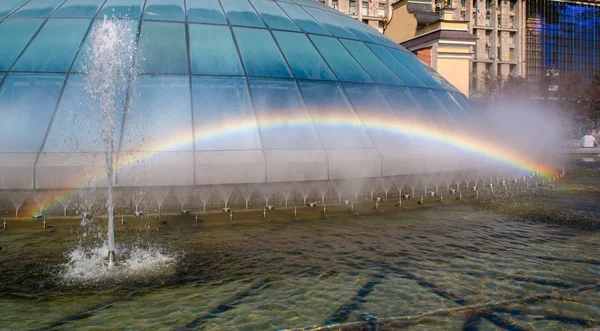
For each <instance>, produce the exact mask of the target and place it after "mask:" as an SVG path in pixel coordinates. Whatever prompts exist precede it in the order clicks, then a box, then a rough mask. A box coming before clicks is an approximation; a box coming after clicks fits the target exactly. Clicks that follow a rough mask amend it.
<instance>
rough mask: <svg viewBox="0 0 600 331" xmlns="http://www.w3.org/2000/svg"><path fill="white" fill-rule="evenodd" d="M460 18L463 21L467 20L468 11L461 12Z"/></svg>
mask: <svg viewBox="0 0 600 331" xmlns="http://www.w3.org/2000/svg"><path fill="white" fill-rule="evenodd" d="M460 19H461V20H463V21H466V20H467V12H466V11H464V10H463V11H461V12H460Z"/></svg>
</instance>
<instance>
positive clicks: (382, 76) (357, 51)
mask: <svg viewBox="0 0 600 331" xmlns="http://www.w3.org/2000/svg"><path fill="white" fill-rule="evenodd" d="M340 41H341V42H342V44H344V46H345V47H346V49H347V50H348V51H349V52H350V54H352V56H353V57H354V58H355V59H356V60H357V61H358V63H360V65H361V66H362V67H363V68H364V69H365V70H366V71H367V73H368V74H369V75H370V76H371V78H373V80H374V81H375V82H376V83H379V84H391V85H401V84H402V81H400V79H398V77H396V75H394V74H393V73H392V72H391V71H390V69H389V68H388V67H387V66H386V65H385V64H384V63H383V62H381V60H379V58H378V57H377V56H375V54H373V52H371V50H370V49H369V47H367V46H365V44H364V43H363V42H361V41H354V40H344V39H340Z"/></svg>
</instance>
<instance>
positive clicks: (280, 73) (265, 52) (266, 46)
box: [233, 28, 292, 77]
mask: <svg viewBox="0 0 600 331" xmlns="http://www.w3.org/2000/svg"><path fill="white" fill-rule="evenodd" d="M233 33H234V34H235V39H236V40H237V43H238V46H239V48H240V53H241V54H242V61H244V65H245V66H246V73H247V74H248V76H266V77H292V73H291V71H290V69H289V68H288V66H287V64H286V63H285V60H284V58H283V56H282V55H281V52H280V51H279V48H278V47H277V44H275V41H274V40H273V37H271V33H270V32H269V31H268V30H259V29H248V28H233Z"/></svg>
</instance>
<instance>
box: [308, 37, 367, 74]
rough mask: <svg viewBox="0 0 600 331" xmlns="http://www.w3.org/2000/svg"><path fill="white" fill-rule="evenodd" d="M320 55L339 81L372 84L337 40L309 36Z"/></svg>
mask: <svg viewBox="0 0 600 331" xmlns="http://www.w3.org/2000/svg"><path fill="white" fill-rule="evenodd" d="M310 39H311V40H312V41H313V43H314V44H315V46H317V49H318V50H319V52H320V53H321V55H322V56H323V57H324V58H325V61H327V63H328V64H329V67H331V69H332V70H333V72H334V73H335V74H336V75H337V77H338V78H339V80H340V81H345V82H356V83H372V82H373V80H372V79H371V77H369V75H368V74H367V73H366V72H365V71H364V70H363V68H361V67H360V65H359V64H358V63H357V62H356V60H354V58H352V56H351V55H350V54H349V53H348V51H346V49H345V48H344V46H342V44H340V42H339V41H338V39H336V38H331V37H323V36H315V35H310Z"/></svg>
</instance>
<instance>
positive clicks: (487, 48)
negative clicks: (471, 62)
mask: <svg viewBox="0 0 600 331" xmlns="http://www.w3.org/2000/svg"><path fill="white" fill-rule="evenodd" d="M485 54H486V55H487V58H488V59H490V60H493V59H494V52H492V48H491V47H490V46H489V45H485Z"/></svg>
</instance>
